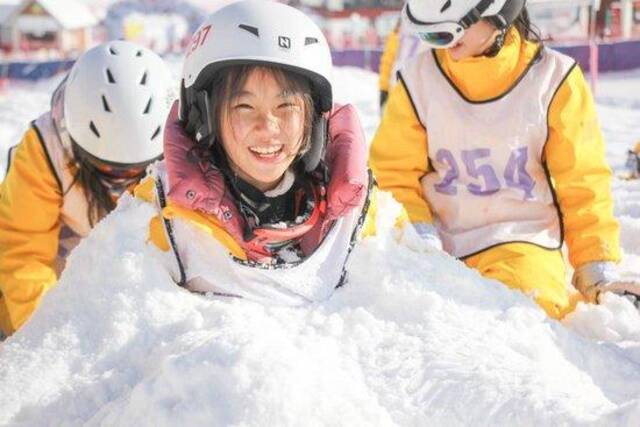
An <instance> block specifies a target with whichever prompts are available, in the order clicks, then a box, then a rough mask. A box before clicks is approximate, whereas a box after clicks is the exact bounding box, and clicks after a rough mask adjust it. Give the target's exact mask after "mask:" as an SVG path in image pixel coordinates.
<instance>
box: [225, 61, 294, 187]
mask: <svg viewBox="0 0 640 427" xmlns="http://www.w3.org/2000/svg"><path fill="white" fill-rule="evenodd" d="M221 114H222V117H221V120H220V125H221V136H222V146H223V148H224V151H225V152H226V154H227V159H228V160H229V164H230V166H231V168H232V169H233V171H234V172H235V173H236V174H237V175H238V176H239V177H240V178H241V179H243V180H244V181H246V182H248V183H249V184H251V185H253V186H254V187H256V188H257V189H259V190H261V191H263V192H264V191H268V190H271V189H273V188H275V187H276V186H277V185H278V183H279V182H280V180H281V179H282V177H283V176H284V173H285V172H286V170H287V169H288V168H289V166H291V163H292V162H293V161H294V160H295V158H296V156H297V154H298V152H299V151H300V146H301V143H302V140H303V134H304V121H305V111H304V101H303V98H302V96H301V95H299V94H292V93H287V92H286V91H285V90H283V88H282V87H281V85H280V84H279V83H278V82H277V81H276V79H275V78H274V76H273V75H272V74H271V73H270V72H269V71H268V70H264V69H259V68H258V69H254V70H253V71H251V74H250V75H249V77H248V78H247V79H246V83H245V84H244V87H242V88H238V89H237V92H236V93H234V94H233V96H232V97H231V100H230V102H229V105H227V106H225V107H224V108H222V113H221Z"/></svg>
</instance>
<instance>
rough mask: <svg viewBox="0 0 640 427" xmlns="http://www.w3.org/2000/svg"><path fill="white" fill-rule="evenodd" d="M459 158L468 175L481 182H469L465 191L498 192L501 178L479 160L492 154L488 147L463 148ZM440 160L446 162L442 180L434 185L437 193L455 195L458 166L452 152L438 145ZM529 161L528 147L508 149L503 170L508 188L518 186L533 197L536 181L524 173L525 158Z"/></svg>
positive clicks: (528, 195) (458, 174)
mask: <svg viewBox="0 0 640 427" xmlns="http://www.w3.org/2000/svg"><path fill="white" fill-rule="evenodd" d="M461 155H462V161H463V163H464V166H465V169H466V171H467V174H468V175H469V176H470V177H472V178H474V179H476V180H481V181H482V182H483V185H479V184H475V183H472V184H468V185H467V190H469V192H470V193H471V194H474V195H476V196H489V195H491V194H494V193H496V192H498V191H499V190H500V188H501V185H500V181H499V180H498V176H497V175H496V173H495V171H494V169H493V168H492V167H491V165H490V164H482V162H481V161H482V159H487V158H490V157H491V150H490V149H488V148H476V149H474V150H462V152H461ZM436 159H437V161H438V162H439V163H446V164H447V166H448V169H447V172H446V174H445V176H444V178H443V179H442V181H441V182H439V183H437V184H435V186H434V187H435V190H436V191H437V192H438V193H442V194H447V195H449V196H455V195H456V194H457V192H458V190H457V188H456V184H455V180H456V179H458V177H460V168H459V167H458V163H457V162H456V159H455V157H454V155H453V153H451V151H449V150H447V149H444V148H441V149H439V150H438V152H437V153H436ZM528 160H529V154H528V147H520V148H517V149H515V150H513V151H512V152H511V155H510V156H509V162H508V163H507V167H506V168H505V170H504V175H503V176H504V180H505V182H506V184H507V187H510V188H519V189H521V190H522V191H524V197H525V199H532V198H533V197H534V196H533V189H534V188H535V186H536V182H535V181H534V180H533V178H531V175H529V174H528V173H527V161H528Z"/></svg>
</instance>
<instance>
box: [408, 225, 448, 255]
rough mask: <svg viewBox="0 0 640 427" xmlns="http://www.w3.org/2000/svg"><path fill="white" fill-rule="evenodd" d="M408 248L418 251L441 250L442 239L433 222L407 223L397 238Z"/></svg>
mask: <svg viewBox="0 0 640 427" xmlns="http://www.w3.org/2000/svg"><path fill="white" fill-rule="evenodd" d="M398 240H399V242H400V243H402V244H404V245H405V246H407V247H408V248H409V249H412V250H414V251H419V252H442V240H440V237H439V236H438V230H437V229H436V228H435V227H434V226H433V224H429V223H425V222H419V223H415V224H413V226H411V225H409V224H407V225H406V226H405V227H404V228H403V230H402V235H401V236H400V238H399V239H398Z"/></svg>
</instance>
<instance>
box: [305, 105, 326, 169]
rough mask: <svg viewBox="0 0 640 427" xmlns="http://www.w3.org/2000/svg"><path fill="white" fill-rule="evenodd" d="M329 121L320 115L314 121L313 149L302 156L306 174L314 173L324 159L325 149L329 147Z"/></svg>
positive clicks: (312, 130) (312, 131)
mask: <svg viewBox="0 0 640 427" xmlns="http://www.w3.org/2000/svg"><path fill="white" fill-rule="evenodd" d="M327 132H328V126H327V119H326V118H325V117H324V116H322V114H318V115H317V116H316V117H315V119H314V120H313V125H312V128H311V147H309V151H307V152H306V153H305V154H304V155H303V156H302V159H301V160H302V163H303V164H304V171H305V172H313V171H314V170H316V168H317V167H318V165H319V164H320V161H321V160H322V159H323V158H324V152H325V148H326V146H327Z"/></svg>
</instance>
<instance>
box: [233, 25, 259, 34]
mask: <svg viewBox="0 0 640 427" xmlns="http://www.w3.org/2000/svg"><path fill="white" fill-rule="evenodd" d="M238 28H240V29H242V30H245V31H247V32H249V33H251V34H253V35H254V36H256V37H260V30H258V29H257V28H256V27H252V26H251V25H245V24H240V25H238Z"/></svg>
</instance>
